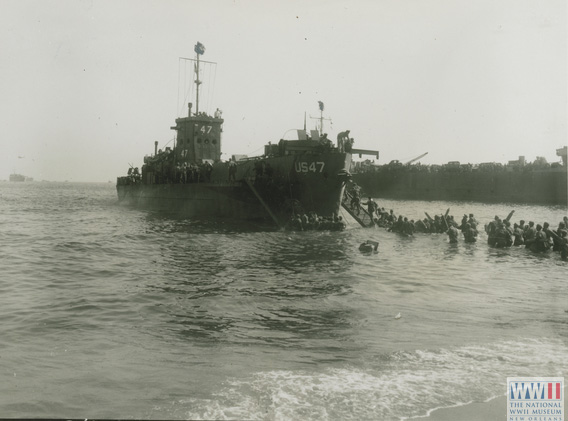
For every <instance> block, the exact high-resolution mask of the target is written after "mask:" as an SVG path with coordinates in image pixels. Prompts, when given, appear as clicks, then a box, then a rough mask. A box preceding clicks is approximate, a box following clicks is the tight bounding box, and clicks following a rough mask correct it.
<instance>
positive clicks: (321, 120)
mask: <svg viewBox="0 0 568 421" xmlns="http://www.w3.org/2000/svg"><path fill="white" fill-rule="evenodd" d="M318 105H319V109H320V116H319V118H317V117H312V116H310V118H311V119H314V120H319V123H320V126H319V132H320V135H322V134H323V122H324V120H328V121H331V118H323V109H324V105H323V102H321V101H318ZM304 125H305V123H304Z"/></svg>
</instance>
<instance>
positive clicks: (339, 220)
mask: <svg viewBox="0 0 568 421" xmlns="http://www.w3.org/2000/svg"><path fill="white" fill-rule="evenodd" d="M345 228H346V224H345V221H344V220H343V217H341V216H337V214H335V213H334V214H333V215H331V216H321V215H318V214H317V213H315V212H313V211H311V212H308V213H307V214H306V213H296V214H293V215H292V216H291V217H290V220H289V221H288V223H287V225H286V229H287V230H288V231H343V230H344V229H345Z"/></svg>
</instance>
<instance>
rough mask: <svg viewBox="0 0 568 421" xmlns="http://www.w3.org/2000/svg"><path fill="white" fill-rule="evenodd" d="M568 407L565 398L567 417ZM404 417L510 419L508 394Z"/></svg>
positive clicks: (479, 420) (440, 420)
mask: <svg viewBox="0 0 568 421" xmlns="http://www.w3.org/2000/svg"><path fill="white" fill-rule="evenodd" d="M567 408H568V402H567V401H566V399H564V417H566V413H567ZM403 419H405V420H410V419H413V420H424V421H456V420H459V421H491V420H503V419H508V417H507V395H505V394H503V395H501V396H496V397H494V398H491V399H489V400H487V401H485V402H469V403H464V404H460V405H457V406H451V407H443V408H435V409H432V410H430V411H429V412H428V414H426V415H421V416H417V417H412V418H403ZM564 419H566V418H564Z"/></svg>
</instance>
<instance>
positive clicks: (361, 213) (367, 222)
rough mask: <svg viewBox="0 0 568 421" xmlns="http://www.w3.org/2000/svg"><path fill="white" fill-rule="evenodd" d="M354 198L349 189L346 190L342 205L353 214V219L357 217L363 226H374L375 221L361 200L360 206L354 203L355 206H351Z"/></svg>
mask: <svg viewBox="0 0 568 421" xmlns="http://www.w3.org/2000/svg"><path fill="white" fill-rule="evenodd" d="M352 199H353V195H352V194H351V193H350V192H348V191H347V190H345V193H344V195H343V201H342V202H341V206H342V207H343V209H345V210H346V211H347V213H348V214H349V215H351V216H352V217H353V219H355V220H356V221H357V222H358V223H359V225H361V226H362V227H372V226H374V225H375V223H374V221H373V218H372V217H371V216H370V215H369V212H367V209H365V208H364V207H363V206H362V205H361V203H360V202H359V205H358V206H357V205H355V204H353V206H354V207H355V208H352V207H351V201H352Z"/></svg>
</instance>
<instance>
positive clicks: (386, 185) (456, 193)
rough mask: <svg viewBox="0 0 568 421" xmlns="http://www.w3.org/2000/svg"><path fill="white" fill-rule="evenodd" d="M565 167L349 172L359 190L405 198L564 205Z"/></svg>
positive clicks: (565, 203) (565, 195) (367, 193)
mask: <svg viewBox="0 0 568 421" xmlns="http://www.w3.org/2000/svg"><path fill="white" fill-rule="evenodd" d="M567 179H568V176H567V172H566V167H561V168H554V169H547V170H542V171H539V170H532V171H470V172H450V171H443V172H423V171H416V172H413V171H412V170H409V169H397V168H395V169H389V168H385V169H382V170H378V171H374V172H371V171H370V172H363V173H356V174H353V181H355V182H356V183H357V184H358V185H359V186H361V188H362V189H363V193H364V194H366V195H371V196H374V197H384V198H389V199H407V200H463V201H476V202H488V203H497V202H504V203H538V204H550V205H564V206H566V205H568V199H567V196H568V194H567V192H568V186H567Z"/></svg>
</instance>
